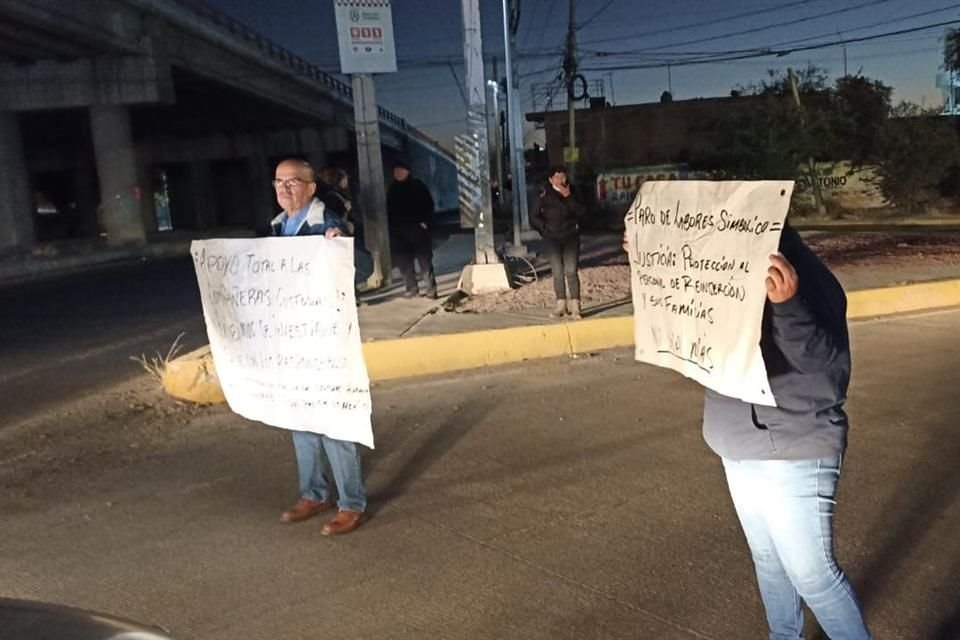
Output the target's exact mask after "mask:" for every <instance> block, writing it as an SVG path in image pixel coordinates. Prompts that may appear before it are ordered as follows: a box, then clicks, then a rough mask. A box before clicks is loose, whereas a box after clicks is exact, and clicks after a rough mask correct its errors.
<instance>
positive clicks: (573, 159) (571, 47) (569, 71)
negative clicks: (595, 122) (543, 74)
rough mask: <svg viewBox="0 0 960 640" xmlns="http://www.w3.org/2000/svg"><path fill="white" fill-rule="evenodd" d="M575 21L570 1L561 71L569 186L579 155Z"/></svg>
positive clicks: (572, 181)
mask: <svg viewBox="0 0 960 640" xmlns="http://www.w3.org/2000/svg"><path fill="white" fill-rule="evenodd" d="M575 19H576V4H575V0H570V16H569V22H568V23H567V51H566V54H565V56H564V59H563V70H564V73H565V74H566V81H567V121H568V124H569V132H568V134H567V136H568V140H569V145H568V148H569V152H568V151H567V149H564V154H563V156H564V157H563V160H564V162H565V163H566V165H567V177H568V178H569V179H570V184H574V181H575V180H576V173H577V171H576V167H577V160H579V155H580V154H579V153H577V123H576V118H577V103H576V101H575V100H574V99H573V97H574V93H573V90H574V89H573V83H574V80H575V79H576V77H577V30H576V24H575V22H574V20H575Z"/></svg>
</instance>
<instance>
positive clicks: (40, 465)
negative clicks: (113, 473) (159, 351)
mask: <svg viewBox="0 0 960 640" xmlns="http://www.w3.org/2000/svg"><path fill="white" fill-rule="evenodd" d="M227 411H228V410H227V408H226V407H225V406H223V405H221V406H211V407H204V406H199V405H194V404H190V403H184V402H180V401H178V400H174V399H173V398H171V397H169V396H167V395H166V394H165V393H164V392H163V390H162V389H161V387H160V384H159V382H158V381H157V380H156V379H155V378H153V377H152V376H150V375H147V374H143V375H140V376H137V377H136V378H134V379H133V380H130V381H129V382H126V383H123V384H120V385H115V386H112V387H109V388H108V389H105V390H101V391H99V392H95V393H91V394H89V395H87V396H85V397H83V398H80V399H78V400H74V401H71V402H67V403H65V404H62V405H60V406H59V407H57V408H56V409H55V410H53V411H49V412H45V413H43V414H40V415H36V416H33V417H32V418H30V419H28V420H24V421H22V422H19V423H16V424H8V425H4V426H3V428H2V429H0V495H3V496H5V497H6V498H8V499H11V500H12V501H15V500H16V499H17V498H30V497H32V496H35V495H40V494H44V493H46V492H47V491H49V490H50V489H51V488H53V487H55V486H58V485H60V484H61V483H62V482H64V481H65V480H68V479H69V477H70V476H71V475H74V474H83V475H85V474H86V473H87V472H90V471H95V470H97V469H106V468H116V467H122V466H127V465H131V464H134V463H136V462H137V461H139V460H141V459H142V458H143V457H144V456H147V455H156V454H157V453H158V452H160V451H163V450H164V449H166V448H168V447H172V446H174V445H176V444H178V443H180V442H181V441H182V440H183V439H184V438H188V437H190V434H191V429H192V428H196V426H195V424H194V418H196V417H197V416H198V415H200V414H202V413H205V412H227ZM3 511H4V509H3V508H2V502H0V513H2V512H3Z"/></svg>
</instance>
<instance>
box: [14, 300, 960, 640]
mask: <svg viewBox="0 0 960 640" xmlns="http://www.w3.org/2000/svg"><path fill="white" fill-rule="evenodd" d="M958 327H960V311H950V312H941V313H932V314H926V315H922V316H917V317H909V318H899V319H888V320H883V321H873V322H867V323H858V324H856V325H854V327H853V332H852V335H853V341H854V374H853V386H852V388H851V394H850V403H849V409H850V413H851V417H852V421H853V428H852V431H851V438H850V448H849V450H848V455H847V457H846V459H845V462H844V472H843V473H844V477H843V479H842V480H841V484H840V493H839V508H838V517H837V553H838V557H839V559H840V562H841V564H842V565H843V566H844V568H845V569H846V570H847V572H848V573H849V575H850V576H851V579H852V580H853V582H854V584H855V585H856V586H857V588H858V589H859V592H860V596H861V598H862V600H863V602H864V605H865V609H866V615H867V618H868V621H869V624H870V625H871V628H872V630H873V632H874V634H875V637H877V638H878V639H879V638H882V639H885V640H894V639H903V640H941V639H942V640H950V639H957V638H960V605H958V597H957V596H958V585H960V538H958V537H957V535H956V532H957V531H958V530H960V498H958V496H960V465H958V464H957V460H958V459H960V430H958V428H957V425H958V423H960V403H958V402H957V383H956V381H957V379H958V378H960V341H958V339H957V328H958ZM374 407H375V431H376V435H377V449H376V450H374V451H369V452H366V453H365V458H364V460H365V466H366V475H367V479H368V486H369V490H370V493H371V512H372V518H371V520H370V521H369V522H367V523H366V524H365V525H364V526H363V527H361V528H360V529H359V530H358V531H357V532H356V533H353V534H351V535H349V536H345V537H343V538H335V539H325V538H322V537H321V536H320V535H319V532H318V524H319V523H318V522H307V523H302V524H297V525H281V524H280V523H279V522H278V516H279V513H280V511H281V509H282V508H284V507H285V506H287V505H288V504H289V503H290V502H291V500H292V499H294V497H295V471H294V461H293V454H292V449H291V446H290V443H289V438H288V435H287V434H286V433H284V432H282V431H281V430H277V429H272V428H268V427H263V426H260V425H256V424H251V423H248V422H244V421H243V420H241V419H239V418H237V417H236V416H233V415H232V414H230V413H229V412H228V411H227V410H226V409H225V408H222V407H221V408H216V409H210V410H206V411H203V412H200V413H198V414H195V415H193V417H192V418H191V419H190V420H189V421H187V422H186V423H183V422H180V421H175V420H172V419H171V420H166V419H164V417H163V416H164V415H166V414H164V413H163V412H164V411H166V410H167V407H165V406H163V404H162V403H157V404H155V405H152V406H151V407H150V408H149V409H147V410H145V411H143V412H142V413H141V414H139V415H141V419H142V420H143V421H150V420H154V421H158V424H159V425H160V426H161V427H163V428H164V429H165V430H166V431H167V436H168V438H167V439H166V440H163V441H162V442H155V443H154V444H153V445H151V446H150V447H149V448H146V450H144V449H145V447H141V449H140V450H138V453H136V454H135V455H132V456H131V457H126V458H123V459H121V458H119V457H118V458H116V459H114V458H110V459H105V460H102V461H100V462H99V463H98V464H96V465H93V464H86V463H84V462H83V460H84V459H85V458H84V457H83V452H82V451H81V450H82V448H83V446H84V445H83V441H71V444H70V446H71V447H74V448H75V449H77V450H76V451H74V452H72V454H73V455H75V456H76V458H75V459H76V462H74V463H73V464H72V465H71V464H67V465H63V466H56V467H51V468H50V469H49V471H48V472H46V473H45V474H43V475H42V476H41V477H34V478H31V479H30V480H29V482H27V483H26V485H25V488H23V490H22V491H21V490H17V491H8V492H5V493H0V541H2V543H0V595H3V596H8V597H19V598H32V599H42V600H47V601H54V602H60V603H64V604H71V605H75V606H81V607H87V608H92V609H97V610H102V611H107V612H111V613H114V614H119V615H123V616H126V617H131V618H134V619H138V620H142V621H144V622H149V623H155V624H160V625H163V626H164V627H167V628H168V629H170V630H171V632H172V633H173V635H174V636H175V637H176V638H183V639H196V640H220V639H224V640H226V639H230V640H236V639H238V638H243V639H250V640H258V639H270V640H277V639H299V638H304V639H307V638H310V639H313V638H318V637H349V638H354V639H366V638H369V639H378V640H379V639H384V638H396V639H401V640H406V639H419V638H429V639H431V640H432V639H461V638H463V639H471V640H473V639H491V640H492V639H498V640H500V639H513V638H517V639H524V640H526V639H539V638H542V639H544V640H548V639H549V640H567V639H570V640H573V639H577V640H581V639H584V638H590V639H593V638H603V639H608V638H609V639H620V638H623V639H627V638H630V639H637V638H640V639H653V640H664V639H673V638H677V639H688V638H700V639H704V638H710V639H724V640H727V639H733V640H742V639H749V638H755V639H759V638H762V637H765V636H766V630H765V625H764V623H763V618H762V612H761V608H760V603H759V598H758V595H757V593H756V590H755V588H754V586H753V576H752V570H751V566H750V560H749V557H748V553H747V549H746V545H745V543H744V542H743V540H742V537H741V534H740V531H739V529H738V526H737V523H736V520H735V516H734V513H733V509H732V507H731V505H730V503H729V498H728V496H727V495H726V492H725V487H724V481H723V477H722V470H721V467H720V464H719V462H718V460H717V459H716V458H715V456H714V455H713V454H712V453H711V452H710V451H709V450H708V449H707V447H706V446H705V445H704V444H703V443H702V441H701V438H700V434H699V414H700V411H701V408H702V391H701V390H700V389H699V388H698V387H697V385H695V384H693V383H691V382H689V381H687V380H685V379H683V378H681V377H679V376H678V375H676V374H674V373H671V372H668V371H665V370H660V369H655V368H652V367H648V366H644V365H640V364H637V363H635V362H633V361H632V359H631V357H630V354H629V353H628V352H626V351H611V352H605V353H601V354H595V355H592V356H583V357H580V358H576V359H560V360H550V361H540V362H530V363H525V364H518V365H512V366H506V367H502V368H497V369H491V370H487V371H479V372H471V373H465V374H462V375H448V376H444V377H443V378H430V379H419V380H408V381H401V382H395V383H389V384H382V385H377V386H376V388H375V389H374ZM151 412H152V413H151ZM91 420H93V419H92V418H91ZM115 422H116V421H114V422H108V423H107V424H106V425H103V426H101V427H100V428H101V430H102V429H108V428H112V429H117V430H118V433H117V434H116V437H117V438H120V437H121V436H122V434H121V433H119V425H116V424H114V423H115ZM111 425H113V426H111ZM54 426H55V425H49V428H50V429H51V431H50V432H49V433H48V437H47V441H50V440H54V442H52V443H50V445H49V446H52V447H56V446H57V442H56V440H57V438H59V437H60V436H58V435H57V433H58V432H56V431H54V430H53V428H54ZM63 428H64V429H66V428H67V427H63ZM71 428H72V427H71ZM104 435H105V434H104ZM24 446H26V445H24ZM810 624H811V627H810V629H811V633H810V634H808V636H807V637H808V638H816V637H818V636H817V635H816V633H815V632H813V626H812V623H810ZM0 637H2V633H0Z"/></svg>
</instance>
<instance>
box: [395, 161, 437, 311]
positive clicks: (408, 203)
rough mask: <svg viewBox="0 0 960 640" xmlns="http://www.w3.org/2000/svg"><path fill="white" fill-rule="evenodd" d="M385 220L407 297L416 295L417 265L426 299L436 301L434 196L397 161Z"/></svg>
mask: <svg viewBox="0 0 960 640" xmlns="http://www.w3.org/2000/svg"><path fill="white" fill-rule="evenodd" d="M387 218H388V220H389V224H390V246H391V251H392V254H393V259H394V261H395V262H396V265H397V268H398V269H400V273H402V274H403V280H404V284H405V285H406V289H407V290H406V293H404V295H405V296H406V297H408V298H413V297H415V296H416V295H417V292H418V289H417V273H416V270H415V267H414V261H416V262H417V263H419V265H420V277H421V278H423V281H424V287H425V291H424V292H423V295H424V296H426V297H427V298H433V299H436V297H437V279H436V276H435V275H434V272H433V243H432V240H431V236H430V230H431V228H432V227H433V196H431V195H430V190H429V189H428V188H427V185H425V184H423V182H421V181H420V180H417V179H416V178H414V177H413V176H412V175H410V167H409V166H407V165H406V164H405V163H403V162H398V163H397V164H396V165H395V166H394V168H393V183H391V184H390V189H389V191H388V192H387Z"/></svg>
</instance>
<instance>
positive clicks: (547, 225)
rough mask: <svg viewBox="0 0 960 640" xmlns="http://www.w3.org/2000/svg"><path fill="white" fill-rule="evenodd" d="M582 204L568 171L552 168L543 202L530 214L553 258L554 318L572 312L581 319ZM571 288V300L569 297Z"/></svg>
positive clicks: (542, 190)
mask: <svg viewBox="0 0 960 640" xmlns="http://www.w3.org/2000/svg"><path fill="white" fill-rule="evenodd" d="M583 211H584V210H583V205H581V204H580V203H579V202H578V201H577V198H576V196H575V195H574V194H573V191H572V190H571V187H570V185H569V184H568V183H567V170H566V169H565V168H564V167H561V166H557V167H553V168H551V169H550V175H549V176H548V177H547V183H546V184H545V185H543V187H542V188H541V189H540V203H539V205H538V206H537V208H536V210H535V211H534V212H533V215H531V216H530V226H532V227H533V228H534V229H536V230H537V231H539V232H540V235H541V236H543V241H544V244H545V245H546V250H547V255H548V257H549V258H550V272H551V273H552V274H553V292H554V294H556V296H557V304H556V307H555V308H554V310H553V313H551V314H550V315H551V316H552V317H554V318H560V317H563V316H564V315H565V314H567V313H569V314H570V316H571V317H572V318H573V319H574V320H579V319H580V311H581V309H580V273H579V271H578V270H579V262H580V218H581V217H582V216H583ZM568 288H569V294H570V299H569V301H568V300H567V293H568Z"/></svg>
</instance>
